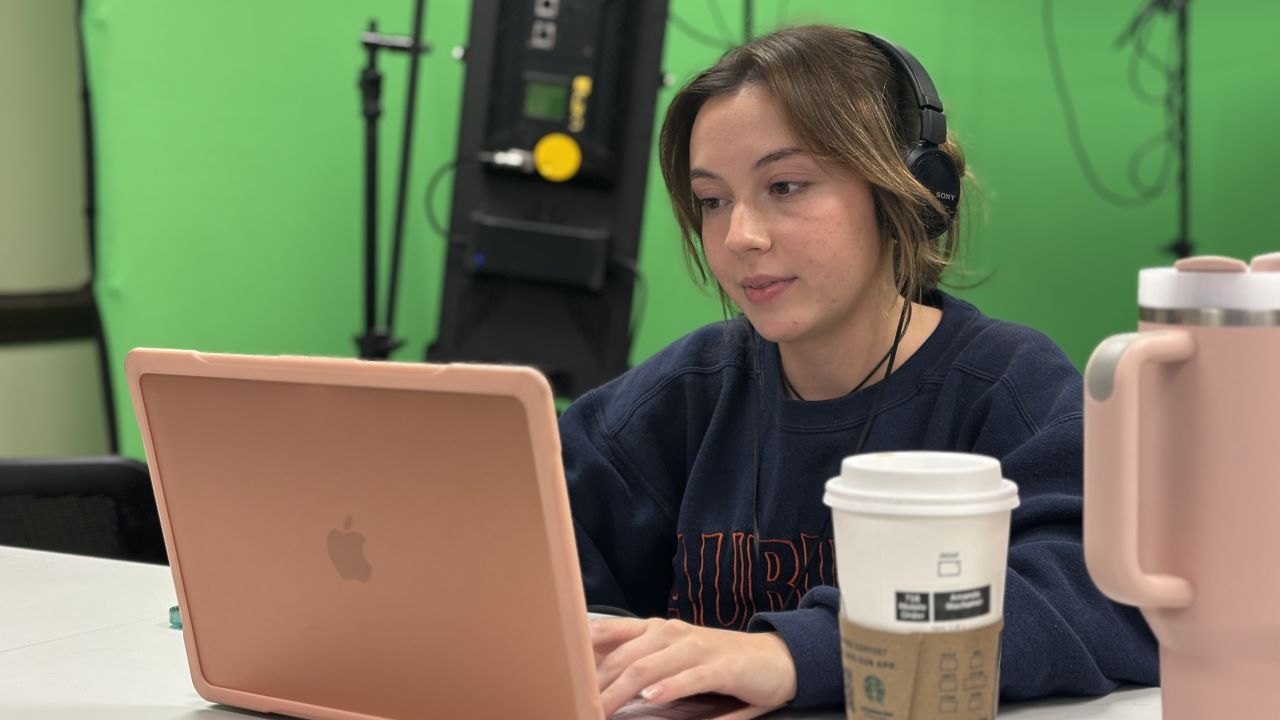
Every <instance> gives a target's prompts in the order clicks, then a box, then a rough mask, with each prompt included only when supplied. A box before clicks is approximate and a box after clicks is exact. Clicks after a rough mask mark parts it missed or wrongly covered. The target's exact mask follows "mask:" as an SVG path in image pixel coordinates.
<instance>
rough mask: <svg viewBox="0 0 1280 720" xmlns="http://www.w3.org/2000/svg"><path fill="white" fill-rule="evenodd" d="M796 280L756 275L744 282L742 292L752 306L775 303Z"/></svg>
mask: <svg viewBox="0 0 1280 720" xmlns="http://www.w3.org/2000/svg"><path fill="white" fill-rule="evenodd" d="M795 280H796V279H795V278H781V277H774V276H771V275H755V276H752V277H749V278H747V279H746V280H743V281H742V290H743V292H744V293H745V294H746V296H747V300H749V301H751V303H752V304H754V305H764V304H766V303H770V302H773V301H774V300H776V299H777V298H778V296H779V295H782V293H784V292H786V291H787V288H789V287H791V283H793V282H795Z"/></svg>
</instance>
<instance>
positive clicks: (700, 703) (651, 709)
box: [609, 695, 746, 720]
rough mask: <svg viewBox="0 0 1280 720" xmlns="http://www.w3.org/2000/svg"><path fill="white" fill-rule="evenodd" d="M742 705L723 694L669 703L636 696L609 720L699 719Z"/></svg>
mask: <svg viewBox="0 0 1280 720" xmlns="http://www.w3.org/2000/svg"><path fill="white" fill-rule="evenodd" d="M744 707H746V704H745V703H743V702H742V701H741V700H738V699H737V698H732V697H728V696H725V695H694V696H693V697H687V698H683V699H681V700H674V701H672V702H669V703H651V702H648V701H646V700H645V699H643V698H636V699H634V700H632V701H631V702H629V703H627V704H626V705H623V706H622V707H621V708H619V709H618V712H616V713H614V714H612V715H610V716H609V720H701V719H702V718H714V717H719V716H720V715H723V714H725V713H728V712H732V711H734V710H737V709H738V708H744Z"/></svg>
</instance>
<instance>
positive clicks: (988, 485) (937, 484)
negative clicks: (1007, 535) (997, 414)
mask: <svg viewBox="0 0 1280 720" xmlns="http://www.w3.org/2000/svg"><path fill="white" fill-rule="evenodd" d="M826 490H827V491H826V494H825V495H824V496H823V498H822V501H823V502H824V503H826V504H827V505H828V506H829V507H831V508H833V509H836V510H846V511H849V512H859V513H872V514H878V515H930V516H958V515H982V514H986V513H992V512H1000V511H1004V510H1012V509H1013V508H1015V507H1017V506H1018V486H1017V485H1016V484H1014V483H1013V481H1011V480H1007V479H1005V478H1004V477H1003V476H1002V475H1001V472H1000V461H999V460H997V459H995V458H993V457H987V456H985V455H975V454H971V453H958V452H932V451H908V452H883V453H866V454H863V455H852V456H850V457H847V458H845V459H844V462H843V463H841V467H840V475H838V476H837V477H833V478H831V479H830V480H829V481H827V485H826Z"/></svg>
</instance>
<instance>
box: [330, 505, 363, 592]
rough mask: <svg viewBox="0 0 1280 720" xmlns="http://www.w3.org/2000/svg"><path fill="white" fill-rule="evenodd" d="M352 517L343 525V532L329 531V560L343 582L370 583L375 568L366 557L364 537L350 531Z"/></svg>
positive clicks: (348, 517)
mask: <svg viewBox="0 0 1280 720" xmlns="http://www.w3.org/2000/svg"><path fill="white" fill-rule="evenodd" d="M351 525H352V519H351V516H350V515H348V516H347V519H346V520H345V521H343V523H342V530H330V531H329V542H328V545H329V558H330V559H331V560H333V566H334V567H335V568H337V569H338V574H339V575H341V576H342V579H343V580H359V581H360V582H369V576H370V575H372V574H373V566H372V565H370V564H369V561H368V560H366V559H365V556H364V535H362V534H361V533H358V532H344V531H350V530H351Z"/></svg>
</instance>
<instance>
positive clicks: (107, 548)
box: [0, 456, 169, 565]
mask: <svg viewBox="0 0 1280 720" xmlns="http://www.w3.org/2000/svg"><path fill="white" fill-rule="evenodd" d="M0 545H11V546H15V547H23V548H31V549H34V550H50V551H54V552H65V553H74V554H77V555H91V556H94V557H102V558H113V559H117V560H135V561H139V562H148V563H156V564H161V565H164V564H167V563H168V561H169V560H168V555H167V554H166V552H165V549H164V535H163V534H162V533H161V530H160V515H159V513H157V512H156V501H155V495H154V494H153V493H152V490H151V478H150V475H149V473H148V472H147V466H146V465H145V464H143V463H140V462H137V461H136V460H130V459H128V458H123V457H118V456H107V457H85V458H57V459H45V458H40V459H20V460H11V459H3V460H0Z"/></svg>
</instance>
